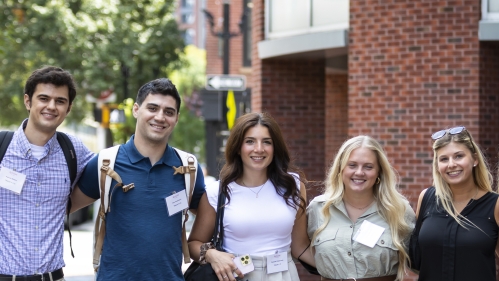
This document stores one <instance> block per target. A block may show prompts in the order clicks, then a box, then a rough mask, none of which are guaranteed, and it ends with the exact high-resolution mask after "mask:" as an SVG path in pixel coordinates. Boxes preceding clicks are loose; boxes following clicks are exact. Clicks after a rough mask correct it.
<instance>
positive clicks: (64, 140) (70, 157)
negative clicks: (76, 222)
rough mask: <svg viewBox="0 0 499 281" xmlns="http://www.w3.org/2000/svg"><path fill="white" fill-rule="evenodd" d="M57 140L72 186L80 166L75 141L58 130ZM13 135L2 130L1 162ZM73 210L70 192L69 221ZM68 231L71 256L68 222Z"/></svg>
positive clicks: (70, 245)
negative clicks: (70, 212)
mask: <svg viewBox="0 0 499 281" xmlns="http://www.w3.org/2000/svg"><path fill="white" fill-rule="evenodd" d="M56 134H57V141H58V142H59V145H60V146H61V148H62V152H63V153H64V157H65V158H66V163H67V164H68V170H69V179H70V181H71V187H72V186H73V183H74V181H75V179H76V169H77V167H78V162H77V159H76V153H75V148H74V146H73V143H72V142H71V140H70V139H69V137H68V136H67V135H66V134H65V133H61V132H56ZM12 137H14V132H11V131H1V132H0V163H1V162H2V160H3V157H4V156H5V152H7V148H8V147H9V144H10V142H11V141H12ZM70 210H71V194H69V198H68V205H67V206H66V215H67V221H68V222H69V211H70ZM68 233H69V247H70V248H71V256H73V258H74V257H75V256H74V253H73V245H72V241H71V238H72V237H71V230H70V229H69V223H68Z"/></svg>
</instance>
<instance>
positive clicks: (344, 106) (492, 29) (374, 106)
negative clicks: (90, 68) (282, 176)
mask: <svg viewBox="0 0 499 281" xmlns="http://www.w3.org/2000/svg"><path fill="white" fill-rule="evenodd" d="M222 4H223V1H214V0H208V1H207V8H208V9H209V10H210V11H211V12H212V13H214V14H217V16H218V17H221V15H222ZM242 4H243V1H234V0H233V1H231V26H232V27H233V28H234V30H236V29H237V19H239V17H240V15H241V12H242ZM251 7H252V11H251V14H252V16H251V21H252V22H251V25H252V28H251V32H252V45H251V46H252V47H251V49H252V54H251V57H252V59H251V68H248V67H244V66H243V65H242V61H243V60H242V57H241V56H242V55H243V39H242V37H236V38H234V39H232V40H231V49H230V54H231V66H230V72H231V74H245V75H247V77H248V81H249V86H250V87H251V97H252V98H251V107H252V111H266V112H269V113H271V114H272V116H274V117H275V118H276V119H277V121H278V122H279V124H280V125H281V127H282V129H283V130H284V134H285V137H286V139H287V140H288V144H289V146H290V149H291V151H292V153H293V155H294V158H295V160H296V164H298V166H300V167H301V168H302V169H303V170H304V171H305V173H306V175H307V178H308V179H309V180H311V181H322V180H323V178H324V176H325V171H326V169H327V168H328V165H329V164H330V163H331V161H332V160H333V158H334V156H335V153H336V151H337V150H338V148H339V147H340V145H341V144H342V143H343V141H345V140H346V139H347V138H349V137H352V136H356V135H359V134H365V135H370V136H372V137H374V138H376V139H378V140H379V141H380V142H381V143H382V144H383V145H384V148H385V150H386V151H387V154H388V157H389V159H390V160H391V162H392V164H393V166H394V167H395V168H396V170H397V171H398V173H399V176H400V189H401V191H402V192H403V193H404V194H405V195H406V196H407V197H408V198H409V200H410V201H411V203H412V204H413V206H415V203H416V200H417V197H418V195H419V193H420V191H421V190H422V189H424V188H426V187H428V186H430V185H431V183H432V178H431V162H432V156H433V154H432V150H431V144H432V142H431V139H430V135H431V134H432V133H433V132H435V131H437V130H440V129H443V128H448V127H452V126H456V125H464V126H466V128H468V130H469V131H470V132H471V133H472V134H473V136H474V138H475V140H476V141H477V143H478V144H479V145H480V146H481V148H482V149H483V150H484V152H485V154H486V156H487V157H488V160H489V164H490V167H492V168H493V170H495V169H496V168H497V163H498V151H499V150H498V147H499V1H498V0H481V1H477V0H474V1H471V0H456V1H437V0H383V1H381V0H355V1H348V0H335V1H331V0H314V1H311V0H309V1H304V0H253V1H252V3H251ZM206 49H207V58H208V64H207V65H208V66H207V74H217V73H221V71H222V68H221V67H222V60H221V57H220V56H218V53H217V52H218V39H217V38H215V37H212V36H209V35H208V37H207V44H206ZM318 193H319V191H318V190H317V189H316V188H314V187H312V188H311V191H310V195H309V197H312V196H313V195H314V194H318ZM302 280H319V279H317V278H315V277H311V276H308V275H305V274H304V275H303V277H302ZM407 280H416V278H415V277H414V275H411V276H410V277H408V278H407Z"/></svg>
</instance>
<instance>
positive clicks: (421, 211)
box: [415, 186, 435, 234]
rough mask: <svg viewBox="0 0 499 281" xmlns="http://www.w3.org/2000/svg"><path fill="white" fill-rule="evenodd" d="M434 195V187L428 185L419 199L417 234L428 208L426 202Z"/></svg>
mask: <svg viewBox="0 0 499 281" xmlns="http://www.w3.org/2000/svg"><path fill="white" fill-rule="evenodd" d="M434 196H435V187H433V186H432V187H430V188H428V189H427V190H426V192H425V194H424V196H423V200H422V201H421V206H420V207H419V214H418V219H417V221H416V227H415V228H416V233H417V234H419V230H420V229H421V224H422V223H423V216H424V213H425V212H426V209H427V208H428V204H429V202H430V200H432V199H433V198H434Z"/></svg>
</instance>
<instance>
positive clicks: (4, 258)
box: [0, 120, 94, 275]
mask: <svg viewBox="0 0 499 281" xmlns="http://www.w3.org/2000/svg"><path fill="white" fill-rule="evenodd" d="M26 124H27V120H25V121H24V122H23V124H22V125H21V126H20V127H19V129H18V130H17V131H16V132H15V133H14V137H13V139H12V141H11V143H10V145H9V147H8V149H7V151H6V153H5V156H4V158H3V160H2V162H1V163H0V167H7V168H9V169H12V170H15V171H17V172H19V173H22V174H24V175H26V181H25V182H24V185H23V188H22V191H21V193H20V194H19V195H18V194H16V193H14V192H12V191H10V190H8V189H5V188H2V187H0V274H8V275H32V274H40V273H46V272H52V271H54V270H57V269H59V268H61V267H64V265H65V264H64V260H63V235H64V216H65V211H66V204H67V201H68V196H69V194H70V191H71V186H70V179H69V171H68V167H67V163H66V159H65V157H64V153H63V151H62V149H61V147H60V145H59V142H58V141H57V137H56V135H54V136H53V137H52V138H51V139H50V140H49V141H48V142H47V143H46V144H45V146H44V148H45V151H44V153H43V156H42V158H41V159H40V160H38V159H36V158H35V157H34V156H33V155H32V149H31V144H30V143H29V141H28V139H27V138H26V135H25V134H24V130H23V129H24V127H25V126H26ZM69 138H70V139H71V141H72V143H73V146H74V148H75V153H76V157H77V161H78V165H77V179H78V178H79V177H80V175H81V173H82V171H83V169H84V168H85V165H86V164H87V163H88V161H89V160H90V159H91V158H92V157H93V156H94V153H93V152H91V151H89V150H88V149H87V148H86V147H85V146H84V145H83V143H82V142H81V141H80V140H79V139H77V138H75V137H73V136H71V135H69ZM75 182H77V181H76V180H75Z"/></svg>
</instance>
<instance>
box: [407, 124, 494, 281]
mask: <svg viewBox="0 0 499 281" xmlns="http://www.w3.org/2000/svg"><path fill="white" fill-rule="evenodd" d="M432 139H433V140H434V144H433V152H434V157H433V185H434V186H433V187H430V188H429V189H426V190H424V191H423V192H421V195H420V196H419V202H418V207H417V211H416V214H417V215H418V216H423V222H422V226H421V230H420V232H419V246H420V251H421V268H420V275H419V280H420V281H470V280H480V281H495V280H496V266H495V254H494V253H495V250H496V249H497V248H498V247H497V238H498V230H499V226H498V225H499V203H498V202H499V201H498V197H499V196H498V194H496V193H495V192H494V191H492V188H491V186H492V176H491V174H490V172H489V169H488V167H487V163H486V162H485V160H484V157H483V154H482V152H481V151H480V148H479V147H478V146H477V145H476V143H475V142H474V141H473V138H472V136H471V134H470V133H469V132H468V131H467V130H466V128H465V127H455V128H451V129H448V130H442V131H438V132H436V133H434V134H433V135H432ZM426 192H428V195H432V196H430V197H429V204H428V206H427V208H426V209H425V210H424V212H420V206H421V201H422V199H423V196H424V194H425V193H426Z"/></svg>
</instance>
